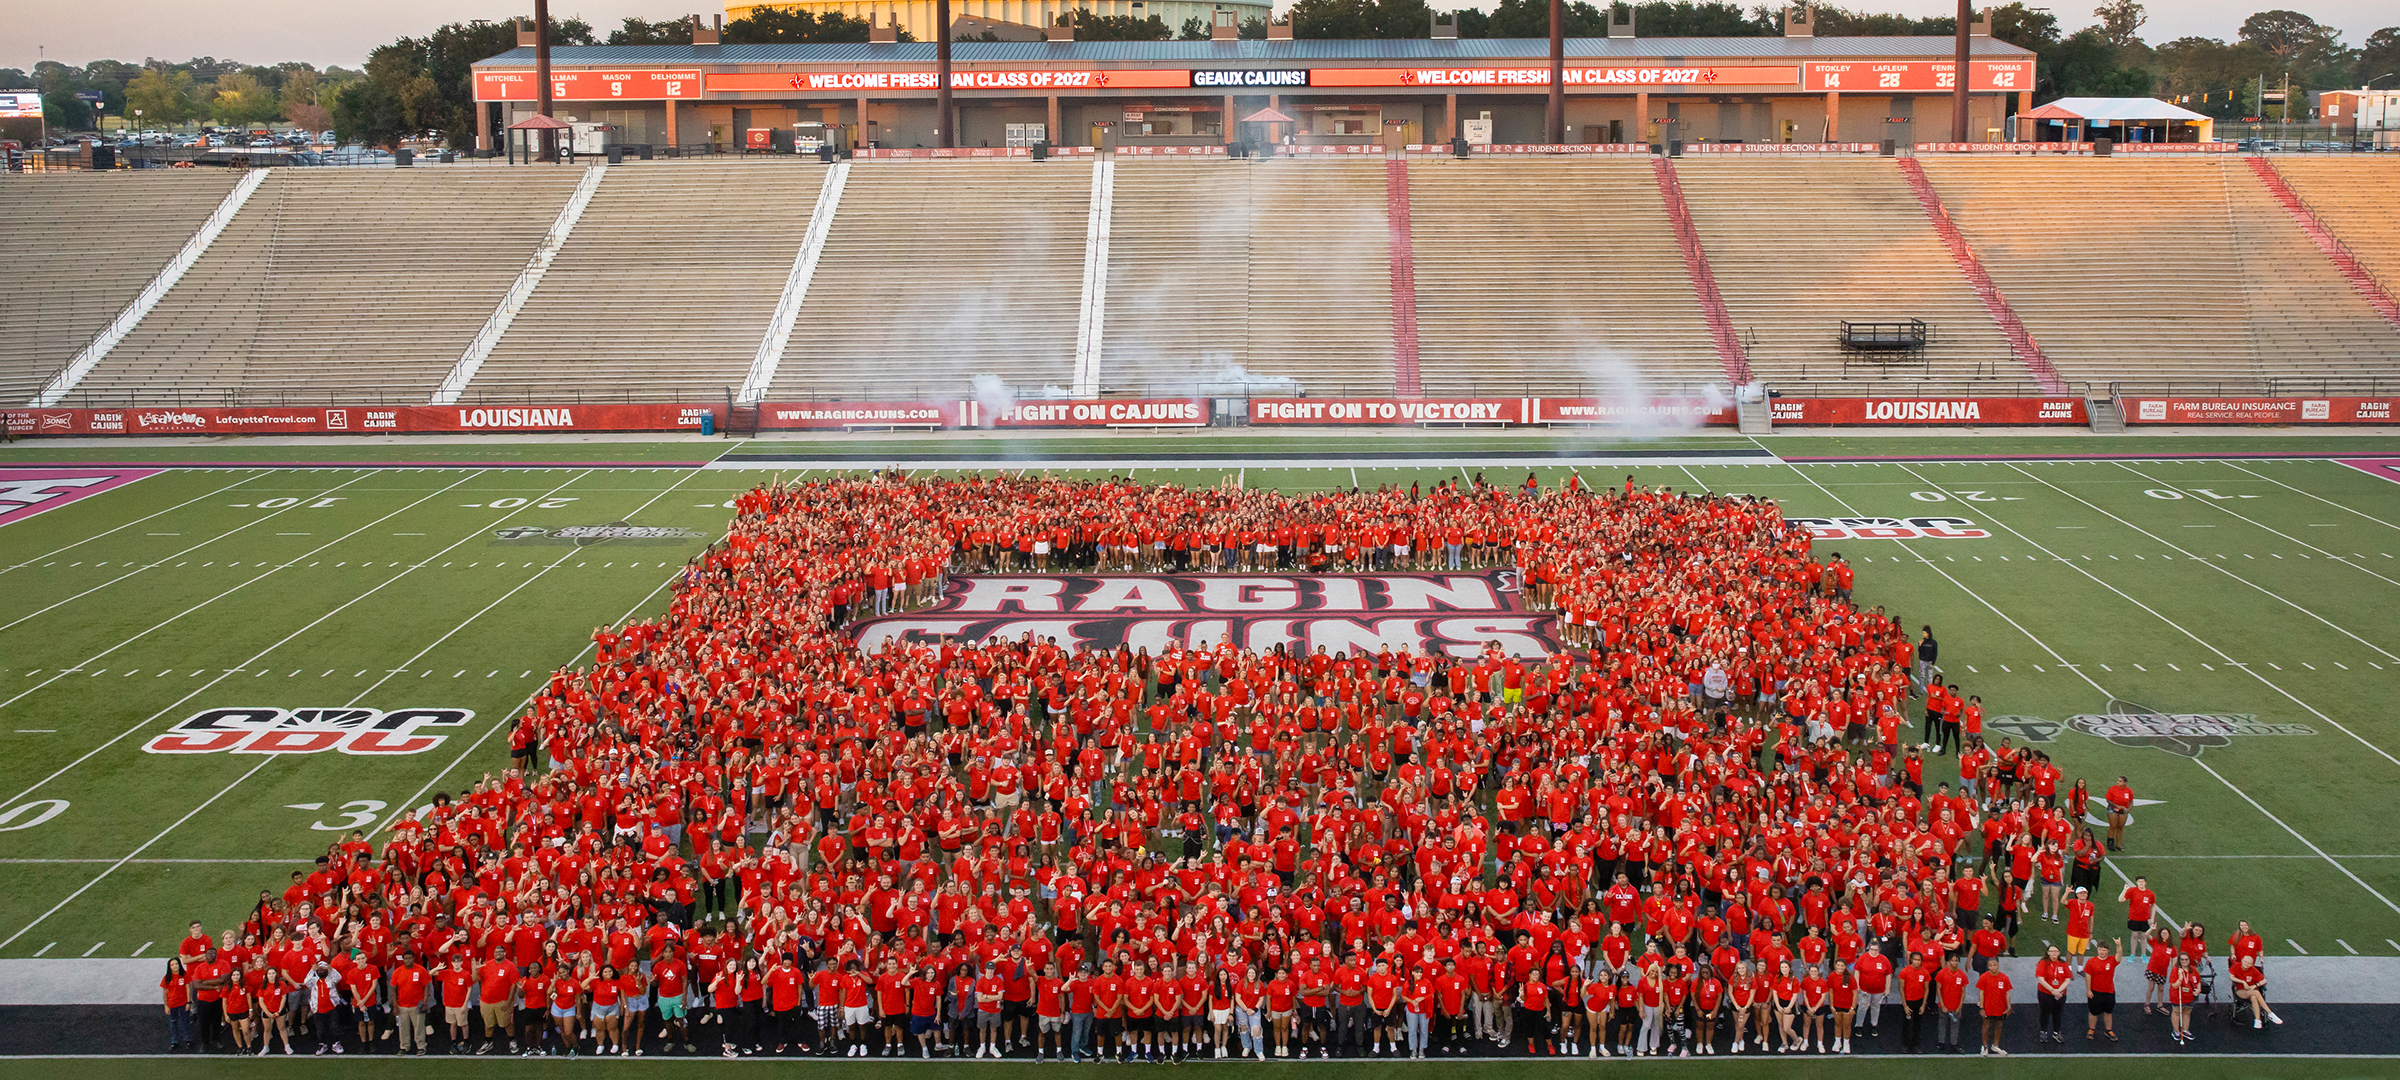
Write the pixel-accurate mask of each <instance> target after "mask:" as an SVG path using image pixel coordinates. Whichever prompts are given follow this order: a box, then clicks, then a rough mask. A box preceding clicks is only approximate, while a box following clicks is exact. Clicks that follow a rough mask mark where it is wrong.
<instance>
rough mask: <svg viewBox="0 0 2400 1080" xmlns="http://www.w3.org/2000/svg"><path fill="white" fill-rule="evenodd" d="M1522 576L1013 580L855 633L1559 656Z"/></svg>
mask: <svg viewBox="0 0 2400 1080" xmlns="http://www.w3.org/2000/svg"><path fill="white" fill-rule="evenodd" d="M1517 601H1518V596H1517V592H1516V585H1515V579H1514V576H1513V575H1510V574H1505V573H1484V574H1358V575H1350V574H1309V575H1287V574H1207V575H1182V574H1153V575H1139V574H1137V575H1115V574H1112V575H1107V576H1092V575H1073V574H1062V575H1038V576H1036V575H1010V576H1004V577H982V576H961V577H953V578H951V579H950V582H949V585H948V587H947V588H946V589H945V590H944V592H943V595H942V599H941V601H940V602H939V603H938V604H936V605H935V606H933V607H931V608H928V609H926V610H923V611H912V612H909V613H907V614H905V615H895V616H890V617H886V618H881V619H872V620H869V621H867V622H863V623H860V624H859V625H858V628H857V635H858V647H859V650H860V651H861V652H870V653H871V652H874V651H876V650H878V649H880V648H882V647H883V645H884V644H885V643H886V642H889V641H892V640H894V639H898V640H901V641H937V640H939V639H941V638H943V637H951V638H957V639H962V640H968V641H982V640H985V639H988V638H1000V639H1002V640H1006V641H1015V640H1017V639H1018V638H1021V637H1023V636H1025V635H1026V634H1032V635H1033V636H1034V637H1036V638H1040V639H1049V638H1056V639H1058V644H1059V646H1060V647H1061V648H1065V649H1070V650H1071V649H1073V648H1075V647H1076V646H1078V645H1089V646H1091V647H1092V648H1093V649H1114V648H1116V647H1118V646H1119V645H1122V646H1124V647H1126V648H1128V649H1143V648H1147V649H1148V650H1150V653H1151V655H1153V656H1156V655H1159V654H1161V653H1164V652H1165V651H1166V650H1167V649H1168V648H1169V647H1171V646H1183V647H1186V648H1199V647H1204V646H1216V645H1220V644H1224V643H1227V642H1231V643H1233V644H1234V645H1236V646H1238V647H1241V648H1248V649H1257V650H1259V651H1261V652H1264V651H1266V650H1269V649H1273V648H1274V647H1275V646H1277V645H1282V646H1285V647H1287V648H1290V649H1294V650H1297V651H1299V652H1303V653H1313V652H1315V651H1316V650H1317V648H1318V647H1319V646H1323V647H1324V649H1325V651H1326V652H1328V653H1331V654H1333V655H1335V656H1340V655H1342V654H1343V653H1344V652H1347V651H1350V650H1358V651H1362V652H1370V653H1372V652H1380V651H1381V650H1382V649H1383V648H1384V647H1386V646H1389V647H1391V648H1392V649H1393V651H1395V652H1397V651H1402V650H1411V651H1413V650H1417V649H1427V650H1432V651H1435V652H1437V653H1441V654H1445V655H1449V656H1457V657H1473V656H1477V655H1481V653H1482V651H1483V647H1484V645H1485V643H1487V642H1498V643H1499V644H1500V648H1501V649H1503V650H1504V651H1506V652H1508V653H1510V654H1512V655H1516V656H1547V655H1549V654H1550V653H1552V652H1555V651H1557V648H1558V643H1557V642H1556V641H1555V640H1553V638H1552V637H1551V635H1550V627H1551V624H1552V618H1551V616H1548V615H1542V614H1536V613H1533V612H1529V611H1526V610H1524V609H1523V608H1522V607H1521V606H1520V605H1519V604H1518V602H1517Z"/></svg>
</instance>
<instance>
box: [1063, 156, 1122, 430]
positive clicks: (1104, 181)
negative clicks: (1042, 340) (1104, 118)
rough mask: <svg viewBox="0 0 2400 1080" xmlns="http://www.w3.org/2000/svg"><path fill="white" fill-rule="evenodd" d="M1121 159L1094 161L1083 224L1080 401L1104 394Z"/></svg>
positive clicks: (1078, 353)
mask: <svg viewBox="0 0 2400 1080" xmlns="http://www.w3.org/2000/svg"><path fill="white" fill-rule="evenodd" d="M1116 193H1117V163H1116V161H1115V160H1114V159H1112V158H1102V159H1100V160H1099V161H1095V162H1093V163H1092V208H1091V210H1090V212H1088V213H1086V214H1085V215H1084V226H1083V310H1082V311H1081V312H1080V313H1079V314H1078V316H1077V318H1076V321H1075V388H1074V390H1073V394H1074V396H1075V398H1076V399H1077V400H1079V401H1089V400H1091V399H1093V398H1096V397H1099V396H1100V342H1101V329H1102V327H1103V325H1104V323H1105V322H1106V315H1107V309H1108V223H1109V218H1110V217H1111V216H1113V215H1114V213H1115V207H1116V198H1117V194H1116Z"/></svg>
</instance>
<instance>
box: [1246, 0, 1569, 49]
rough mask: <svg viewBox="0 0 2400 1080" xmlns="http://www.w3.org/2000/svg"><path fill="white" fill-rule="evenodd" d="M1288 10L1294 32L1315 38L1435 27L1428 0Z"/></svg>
mask: <svg viewBox="0 0 2400 1080" xmlns="http://www.w3.org/2000/svg"><path fill="white" fill-rule="evenodd" d="M1287 14H1288V17H1289V18H1290V19H1291V23H1292V36H1294V37H1301V38H1309V39H1312V40H1319V39H1329V38H1330V39H1347V40H1365V39H1380V40H1393V39H1401V38H1422V37H1424V36H1425V35H1426V34H1427V33H1429V32H1431V31H1432V28H1433V9H1432V8H1431V7H1429V6H1427V5H1426V3H1425V0H1295V2H1294V3H1293V4H1292V7H1291V10H1290V12H1288V13H1287ZM1543 33H1544V34H1545V36H1546V35H1547V34H1548V31H1546V30H1545V31H1544V32H1543Z"/></svg>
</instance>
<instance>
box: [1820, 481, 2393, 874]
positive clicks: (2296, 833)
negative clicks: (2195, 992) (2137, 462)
mask: <svg viewBox="0 0 2400 1080" xmlns="http://www.w3.org/2000/svg"><path fill="white" fill-rule="evenodd" d="M1900 468H1901V469H1902V470H1903V471H1905V472H1907V473H1908V474H1909V475H1910V476H1914V477H1916V478H1917V479H1918V480H1920V481H1925V483H1926V484H1927V485H1928V486H1933V485H1932V482H1931V481H1930V480H1926V478H1925V475H1924V474H1923V473H1920V472H1917V471H1916V470H1915V469H1913V468H1910V467H1909V466H1907V465H1906V464H1902V465H1901V466H1900ZM1792 471H1794V472H1798V473H1800V474H1801V475H1802V476H1807V475H1808V474H1807V473H1806V472H1805V471H1802V470H1801V469H1800V468H1799V467H1798V466H1796V465H1795V466H1793V467H1792ZM2017 471H2018V472H2022V473H2024V474H2025V475H2026V476H2029V477H2030V476H2033V474H2032V473H2030V472H2025V470H2024V469H2023V468H2022V467H2017ZM2036 479H2039V478H2038V477H2037V478H2036ZM1809 482H1810V483H1816V478H1815V477H1813V476H1812V477H1809ZM2043 483H2045V484H2047V483H2048V481H2043ZM2051 486H2052V487H2053V488H2055V487H2056V485H2051ZM1817 489H1818V490H1820V491H1824V492H1825V494H1826V496H1827V497H1829V498H1832V499H1833V500H1834V501H1835V502H1841V499H1840V497H1839V496H1835V495H1834V494H1833V492H1832V491H1829V490H1826V488H1825V486H1824V485H1823V484H1817ZM2061 493H2062V494H2064V492H2061ZM2069 497H2070V498H2073V496H2072V495H2070V496H2069ZM2077 501H2081V500H2077ZM1842 505H1843V506H1844V507H1845V508H1848V507H1849V504H1848V503H1842ZM2087 505H2088V504H2087ZM2103 512H2105V511H2103ZM1851 513H1852V514H1853V515H1856V514H1857V513H1858V511H1857V510H1855V509H1851ZM1985 520H1986V521H1989V522H1990V523H1991V524H1993V525H1995V526H1998V527H1999V528H2002V529H2005V530H2007V531H2008V533H2009V534H2010V535H2012V536H2015V537H2017V538H2018V539H2020V540H2024V541H2025V542H2026V543H2029V544H2033V546H2035V547H2036V548H2039V547H2041V546H2042V545H2041V544H2039V543H2037V542H2035V541H2034V540H2033V539H2032V538H2031V537H2028V536H2026V535H2025V534H2024V533H2021V532H2018V531H2017V530H2016V529H2014V528H2012V527H2010V526H2009V525H2008V524H2007V523H2005V522H2002V521H2000V520H1998V519H1997V518H1993V517H1991V516H1990V515H1989V513H1988V512H1987V513H1986V515H1985ZM1894 543H1904V542H1902V541H1894ZM1904 546H1905V545H1904ZM1937 570H1938V568H1937ZM2074 570H2075V572H2076V573H2079V574H2082V575H2084V576H2085V577H2088V578H2091V580H2092V581H2093V582H2095V583H2097V584H2099V585H2101V586H2103V587H2105V588H2107V589H2108V590H2109V591H2110V592H2115V593H2117V595H2119V596H2125V594H2124V593H2123V592H2120V591H2118V590H2117V589H2116V587H2115V586H2113V585H2109V584H2108V583H2107V582H2105V581H2101V580H2100V579H2099V577H2097V576H2096V575H2094V574H2092V572H2091V571H2089V570H2085V569H2084V568H2082V567H2080V566H2077V567H2074ZM1943 576H1944V577H1948V576H1949V575H1948V574H1943ZM1951 583H1952V584H1955V585H1957V586H1958V587H1959V589H1960V590H1962V591H1964V592H1965V593H1966V594H1967V595H1968V596H1970V597H1973V598H1974V599H1975V601H1976V602H1977V603H1980V604H1982V605H1983V606H1984V607H1985V608H1988V609H1990V611H1991V612H1992V614H1994V615H1998V616H2000V618H2001V619H2002V620H2003V621H2005V622H2007V623H2008V625H2010V626H2011V627H2014V628H2016V630H2017V632H2018V633H2021V634H2024V635H2025V637H2026V639H2027V640H2029V641H2031V642H2033V643H2034V644H2035V645H2038V646H2040V647H2041V649H2042V651H2043V652H2046V653H2049V654H2050V658H2051V659H2053V660H2057V661H2060V662H2062V663H2063V662H2064V661H2065V660H2066V657H2063V656H2060V655H2059V654H2058V650H2057V649H2054V648H2051V647H2050V644H2049V643H2048V642H2045V641H2043V640H2042V639H2041V638H2038V637H2035V636H2034V634H2033V631H2031V630H2028V629H2026V628H2025V626H2024V625H2023V624H2022V623H2019V622H2017V621H2016V620H2015V619H2013V618H2010V617H2009V615H2008V614H2007V613H2006V612H2003V611H2001V610H2000V608H1999V607H1998V606H1996V605H1994V604H1993V603H1992V602H1991V601H1989V600H1986V599H1984V598H1983V597H1982V596H1980V595H1978V594H1977V593H1976V592H1975V590H1973V589H1969V588H1967V586H1966V584H1965V583H1964V582H1961V581H1958V580H1957V579H1955V578H1952V579H1951ZM2125 599H2127V600H2128V601H2132V602H2133V603H2135V604H2137V605H2138V604H2140V601H2137V600H2133V598H2132V597H2130V596H2125ZM2144 610H2149V609H2148V608H2147V607H2145V608H2144ZM2152 614H2156V612H2152ZM2161 618H2164V616H2161ZM2169 625H2174V624H2173V623H2171V622H2170V623H2169ZM2176 629H2179V630H2181V629H2182V627H2180V626H2178V627H2176ZM2184 633H2185V636H2187V637H2188V636H2191V632H2190V631H2188V630H2187V631H2184ZM2192 640H2194V641H2198V640H2199V639H2198V638H2196V637H2194V638H2193V639H2192ZM2217 655H2218V656H2220V657H2223V656H2224V655H2225V654H2223V653H2221V652H2220V653H2218V654H2217ZM2167 666H2169V667H2173V666H2174V665H2173V664H2169V665H2167ZM2242 670H2244V671H2249V670H2250V669H2248V668H2244V669H2242ZM2075 677H2076V678H2079V679H2082V680H2083V681H2084V683H2085V684H2086V685H2088V686H2090V687H2091V688H2092V689H2094V690H2097V691H2099V692H2100V693H2102V694H2106V695H2107V696H2108V697H2109V699H2110V700H2116V699H2117V695H2115V694H2113V693H2109V690H2108V688H2107V687H2105V686H2102V685H2100V683H2099V681H2098V680H2096V679H2093V678H2092V676H2091V674H2090V673H2089V672H2086V671H2084V670H2082V669H2081V668H2077V669H2076V670H2075ZM2251 677H2252V678H2255V679H2258V680H2259V681H2260V682H2262V683H2266V685H2267V686H2268V687H2270V688H2272V689H2274V690H2275V691H2276V692H2277V693H2282V694H2283V696H2285V697H2287V698H2291V700H2292V701H2293V703H2294V704H2297V705H2299V706H2300V707H2301V708H2304V709H2308V711H2310V712H2312V713H2316V715H2317V716H2318V717H2319V718H2321V719H2324V720H2325V722H2326V723H2329V724H2334V726H2335V727H2341V725H2340V724H2338V723H2334V721H2333V719H2332V718H2331V717H2327V716H2325V714H2323V713H2318V712H2317V711H2316V710H2315V709H2313V708H2310V707H2309V706H2308V704H2307V703H2306V702H2303V701H2301V700H2300V699H2298V698H2295V697H2292V695H2291V694H2289V693H2285V692H2284V691H2283V689H2282V688H2281V687H2278V686H2276V685H2275V684H2274V683H2272V682H2268V681H2267V679H2266V677H2265V676H2263V675H2259V674H2258V673H2256V672H2251ZM2342 730H2343V731H2345V732H2349V731H2350V729H2348V728H2342ZM2350 736H2351V737H2352V738H2354V739H2356V738H2358V735H2357V733H2355V732H2350ZM2358 741H2359V743H2360V744H2361V745H2364V746H2366V747H2367V748H2368V749H2371V750H2374V751H2375V752H2377V753H2379V754H2383V756H2384V758H2385V759H2386V760H2391V759H2392V756H2391V755H2390V754H2388V753H2384V752H2383V750H2382V748H2380V747H2377V746H2375V745H2374V744H2373V743H2369V742H2367V741H2366V740H2365V739H2359V740H2358ZM2191 761H2192V764H2194V765H2197V766H2199V767H2200V769H2201V770H2202V771H2204V772H2206V773H2208V775H2210V776H2212V777H2215V778H2216V780H2217V782H2218V783H2220V784H2223V785H2225V788H2226V790H2228V791H2231V792H2233V793H2234V794H2235V795H2238V796H2241V799H2242V801H2243V802H2246V803H2249V804H2250V806H2251V808H2252V809H2254V810H2257V811H2258V812H2259V813H2260V814H2261V815H2264V816H2265V817H2266V819H2267V820H2269V821H2272V822H2274V823H2275V824H2276V825H2277V826H2278V827H2280V828H2282V829H2283V831H2285V832H2287V833H2290V834H2291V835H2292V839H2294V840H2298V841H2300V844H2301V846H2303V847H2306V848H2307V849H2309V850H2310V851H2313V852H2316V853H2317V855H2318V857H2320V858H2322V859H2324V860H2325V862H2326V864H2327V865H2329V866H2331V867H2333V868H2334V869H2336V870H2339V871H2341V872H2342V875H2343V876H2344V877H2347V878H2349V879H2350V880H2351V882H2352V883H2353V884H2356V885H2357V886H2358V887H2359V888H2361V889H2364V890H2366V891H2367V895H2369V896H2372V897H2374V898H2375V899H2377V900H2380V901H2382V902H2383V906H2385V907H2387V908H2390V909H2391V910H2392V911H2393V913H2394V914H2400V904H2395V903H2393V902H2392V900H2391V898H2390V897H2388V896H2385V895H2383V893H2381V892H2378V891H2377V890H2376V889H2375V887H2374V886H2372V885H2369V884H2367V883H2366V881H2365V879H2363V878H2360V877H2359V876H2358V875H2357V874H2355V873H2352V872H2351V870H2350V868H2349V867H2347V866H2343V865H2342V864H2341V862H2340V861H2339V860H2337V859H2335V858H2334V857H2333V856H2331V855H2328V854H2326V853H2325V849H2323V848H2320V847H2318V846H2317V845H2316V844H2315V843H2314V842H2313V841H2311V840H2309V838H2307V837H2305V836H2302V835H2300V830H2298V829H2294V828H2292V827H2291V826H2290V825H2287V824H2285V823H2284V820H2283V819H2282V818H2279V817H2276V816H2275V815H2274V814H2273V813H2271V812H2269V811H2268V810H2267V808H2266V807H2264V806H2261V805H2259V802H2258V800H2256V799H2253V798H2251V797H2250V793H2249V792H2246V791H2243V790H2242V789H2241V788H2238V787H2235V786H2234V784H2233V781H2231V780H2227V779H2226V778H2225V774H2223V773H2220V772H2218V771H2217V770H2216V769H2215V768H2214V767H2212V766H2210V765H2209V764H2208V763H2207V762H2205V761H2202V760H2200V758H2199V757H2198V756H2197V755H2194V756H2193V757H2192V759H2191ZM2393 763H2394V764H2400V760H2395V761H2393ZM2117 873H2118V875H2119V876H2120V877H2121V876H2123V874H2124V871H2122V870H2119V871H2118V872H2117ZM2162 918H2163V916H2162Z"/></svg>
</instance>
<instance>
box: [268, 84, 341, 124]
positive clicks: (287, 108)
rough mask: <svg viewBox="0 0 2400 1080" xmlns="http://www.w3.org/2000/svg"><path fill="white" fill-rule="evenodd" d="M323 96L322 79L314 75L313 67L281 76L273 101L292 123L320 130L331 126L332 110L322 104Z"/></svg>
mask: <svg viewBox="0 0 2400 1080" xmlns="http://www.w3.org/2000/svg"><path fill="white" fill-rule="evenodd" d="M323 95H324V81H323V80H322V79H320V78H319V77H318V76H317V71H316V69H315V68H303V69H302V70H298V71H293V72H290V73H289V74H286V75H285V76H284V79H283V89H282V90H280V91H278V92H277V93H276V95H275V104H276V107H277V109H278V111H280V112H281V113H282V115H283V117H284V118H285V119H287V120H290V121H291V122H292V124H293V126H295V127H299V128H303V129H305V130H308V131H323V130H325V129H326V128H329V127H332V126H333V111H332V110H331V109H327V108H326V107H325V105H324V102H323V101H322V100H321V98H322V97H323Z"/></svg>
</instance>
